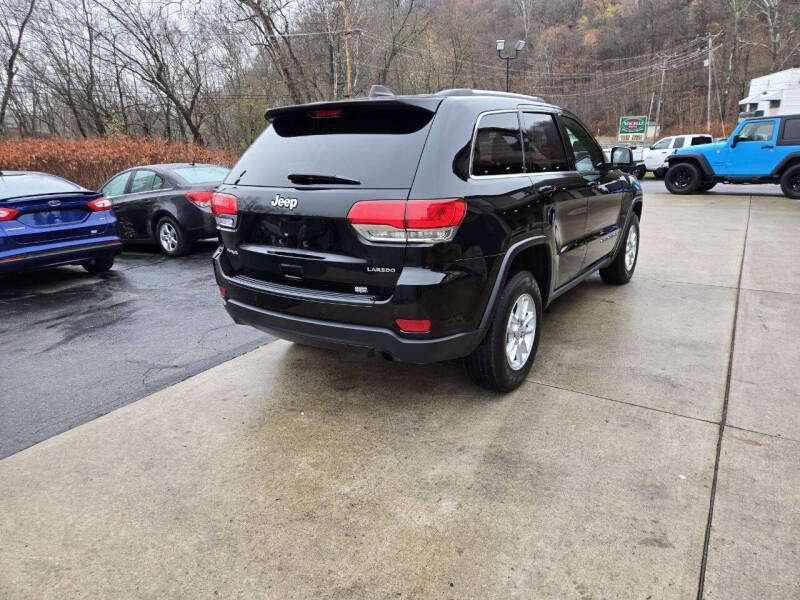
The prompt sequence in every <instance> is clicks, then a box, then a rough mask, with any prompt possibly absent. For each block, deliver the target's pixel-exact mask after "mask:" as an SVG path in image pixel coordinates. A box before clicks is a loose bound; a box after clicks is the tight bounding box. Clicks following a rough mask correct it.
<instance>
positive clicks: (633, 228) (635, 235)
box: [600, 213, 642, 285]
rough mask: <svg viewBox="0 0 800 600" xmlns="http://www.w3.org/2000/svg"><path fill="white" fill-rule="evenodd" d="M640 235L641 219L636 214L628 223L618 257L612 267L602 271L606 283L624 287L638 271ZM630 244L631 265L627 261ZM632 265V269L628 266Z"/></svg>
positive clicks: (609, 266)
mask: <svg viewBox="0 0 800 600" xmlns="http://www.w3.org/2000/svg"><path fill="white" fill-rule="evenodd" d="M641 237H642V236H641V235H640V233H639V217H637V216H636V213H634V214H632V215H631V220H630V222H629V223H628V228H627V229H626V230H625V237H624V238H623V239H622V242H621V243H620V246H619V248H618V249H617V255H616V256H615V257H614V260H613V261H612V262H611V264H610V265H608V266H607V267H604V268H602V269H600V277H601V278H602V279H603V281H605V282H606V283H612V284H614V285H622V284H623V283H628V282H629V281H630V280H631V277H633V272H634V271H635V270H636V262H637V261H638V260H639V241H640V240H641ZM628 242H632V243H633V261H632V263H630V262H629V261H628V260H627V258H626V257H627V256H628V250H629V247H628ZM629 264H630V267H629V266H628V265H629Z"/></svg>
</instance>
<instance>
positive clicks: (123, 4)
mask: <svg viewBox="0 0 800 600" xmlns="http://www.w3.org/2000/svg"><path fill="white" fill-rule="evenodd" d="M92 1H93V3H94V4H95V5H96V6H98V7H101V8H102V9H103V10H104V11H105V12H106V15H107V17H108V19H109V21H110V23H111V24H112V28H111V31H109V32H107V33H105V34H104V36H103V39H104V40H105V43H106V44H107V45H108V46H110V45H113V48H114V50H115V52H117V53H118V54H119V56H121V57H122V58H123V59H124V60H125V62H126V64H127V67H128V69H129V70H130V71H131V72H132V73H134V74H135V75H136V76H137V77H139V78H140V79H141V80H143V81H144V82H146V83H147V84H149V85H150V86H152V87H153V89H155V90H156V91H157V92H159V93H160V94H163V96H164V97H165V98H166V99H167V100H168V101H169V102H170V103H171V105H172V106H173V107H174V108H175V111H176V112H177V114H178V115H179V117H180V120H179V121H178V126H179V127H184V126H185V127H186V128H188V129H189V131H190V132H191V136H192V140H193V141H195V142H197V143H200V144H202V143H204V141H203V134H202V131H201V126H202V122H203V116H202V114H201V111H200V108H199V100H200V94H201V91H202V90H203V86H204V81H205V76H206V66H207V63H206V61H205V56H206V50H207V46H206V41H205V40H204V39H203V37H202V35H198V33H199V32H198V31H196V30H192V31H187V30H186V27H187V25H188V24H191V25H192V27H196V26H197V22H196V21H195V22H193V21H192V19H191V17H192V14H191V13H189V15H186V14H180V15H176V12H177V11H180V10H181V9H182V8H183V6H182V3H180V2H177V3H176V2H169V3H165V4H158V5H156V4H154V3H149V2H144V1H143V0H103V1H100V0H92ZM178 16H180V19H179V18H177V17H178ZM187 17H188V18H187ZM117 36H121V37H122V38H123V39H124V40H125V42H126V43H125V44H123V43H119V41H117V40H116V39H115V38H116V37H117Z"/></svg>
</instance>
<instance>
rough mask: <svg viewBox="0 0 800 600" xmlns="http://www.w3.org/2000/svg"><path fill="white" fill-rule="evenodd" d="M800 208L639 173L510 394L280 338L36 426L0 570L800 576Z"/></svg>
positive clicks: (640, 590) (122, 581)
mask: <svg viewBox="0 0 800 600" xmlns="http://www.w3.org/2000/svg"><path fill="white" fill-rule="evenodd" d="M798 231H800V203H798V202H796V201H795V202H793V201H790V200H787V199H785V198H779V197H769V198H762V197H750V196H747V195H739V196H725V195H720V194H715V195H705V196H688V197H678V196H669V195H663V196H661V195H649V196H646V198H645V206H644V215H643V219H642V224H641V232H642V241H641V252H640V257H639V264H638V266H637V273H636V275H635V276H634V278H633V280H632V281H631V283H630V284H628V285H626V286H620V287H615V286H607V285H604V284H602V283H601V281H600V280H599V278H597V277H594V278H591V279H590V280H588V281H587V282H585V283H584V284H581V285H580V286H578V287H576V288H575V289H574V290H572V291H571V292H570V293H569V294H567V295H565V296H563V297H562V298H560V299H558V300H557V301H555V302H554V303H553V305H552V306H551V307H550V309H549V310H548V311H547V312H546V313H545V315H544V323H543V332H542V339H541V343H540V346H539V354H538V356H537V359H536V362H535V363H534V368H533V370H532V371H531V374H530V377H529V381H528V382H527V383H526V384H524V385H523V386H522V387H521V388H520V389H518V390H517V391H515V392H513V393H511V394H508V395H498V394H492V393H487V392H485V391H484V390H481V389H478V388H476V387H474V386H472V385H471V384H470V383H469V382H468V381H467V380H466V379H465V376H464V374H463V372H462V370H461V368H460V366H459V365H458V364H456V363H446V364H442V365H429V366H424V367H420V366H413V365H404V364H396V363H387V362H383V361H382V360H380V359H367V358H363V357H359V356H351V355H343V354H336V353H332V352H326V351H321V350H316V349H312V348H306V347H302V346H298V345H292V344H289V343H287V342H283V341H279V342H275V343H272V344H269V345H267V346H264V347H261V348H258V349H257V350H255V351H253V352H250V353H247V354H245V355H243V356H240V357H238V358H235V359H233V360H230V361H228V362H225V363H223V364H220V365H218V366H216V367H214V368H211V369H209V370H207V371H205V372H203V373H200V374H198V375H196V376H194V377H191V378H189V379H187V380H186V381H183V382H181V383H178V384H176V385H174V386H171V387H168V388H166V389H163V390H161V391H159V392H157V393H155V394H153V395H151V396H148V397H146V398H144V399H142V400H140V401H138V402H134V403H131V404H129V405H127V406H125V407H123V408H120V409H119V410H116V411H114V412H112V413H110V414H106V415H105V416H103V417H100V418H98V419H95V420H93V421H91V422H89V423H86V424H84V425H82V426H80V427H77V428H75V429H72V430H71V431H67V432H65V433H63V434H61V435H58V436H55V437H52V438H51V439H49V440H47V441H45V442H42V443H40V444H38V445H36V446H33V447H31V448H28V449H26V450H24V451H21V452H19V453H17V454H15V455H13V456H11V457H8V458H6V459H4V460H3V461H0V489H3V490H4V493H3V494H2V495H0V539H2V540H3V542H2V543H0V564H2V565H4V566H3V568H2V569H0V597H15V598H50V597H53V598H56V597H58V598H62V597H78V596H81V597H83V596H90V597H142V598H145V597H146V598H150V597H168V596H179V597H213V596H219V597H227V598H232V597H266V598H280V599H283V598H537V599H541V598H553V599H579V600H587V599H589V598H594V599H599V598H636V599H645V598H652V599H656V598H658V599H662V598H680V599H686V598H695V597H697V594H698V588H699V587H700V586H702V588H703V593H704V597H705V598H709V599H718V600H737V599H748V600H750V599H752V598H770V599H771V600H774V599H783V598H786V599H789V598H797V597H799V596H800V566H798V565H800V545H798V542H797V540H798V539H800V491H798V490H800V468H799V467H798V465H800V419H798V417H797V409H798V405H799V404H800V353H799V351H798V345H797V339H798V335H800V331H798V319H797V314H798V313H800V270H798V269H797V268H796V267H792V265H797V264H800V243H798V237H797V232H798ZM176 293H182V292H179V291H176ZM218 310H219V312H222V309H221V307H219V306H218ZM710 509H713V512H712V511H711V510H710Z"/></svg>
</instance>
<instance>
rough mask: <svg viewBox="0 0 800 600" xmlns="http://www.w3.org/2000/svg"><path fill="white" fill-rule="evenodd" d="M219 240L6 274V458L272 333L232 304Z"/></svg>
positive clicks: (0, 295) (0, 452) (0, 400)
mask: <svg viewBox="0 0 800 600" xmlns="http://www.w3.org/2000/svg"><path fill="white" fill-rule="evenodd" d="M215 247H216V243H214V242H202V243H200V244H199V245H198V246H197V248H196V249H195V252H194V253H192V254H191V255H189V256H186V257H182V258H178V259H172V258H167V257H166V256H164V255H163V254H161V253H160V252H158V250H157V249H155V248H147V247H137V248H134V249H132V250H131V249H127V250H126V252H125V253H124V254H122V255H121V256H119V257H117V261H116V264H115V266H114V268H113V270H112V271H110V272H108V273H104V274H101V275H90V274H88V273H86V271H84V270H83V268H81V267H59V268H56V269H49V270H46V271H40V272H35V273H29V274H24V275H13V276H6V277H0V314H2V319H0V355H2V357H3V358H2V361H1V363H0V364H1V365H2V372H3V375H2V393H0V458H2V457H4V456H8V455H10V454H13V453H15V452H18V451H19V450H22V449H23V448H27V447H28V446H30V445H32V444H35V443H37V442H40V441H42V440H45V439H47V438H49V437H50V436H52V435H55V434H57V433H60V432H62V431H65V430H67V429H70V428H72V427H75V426H77V425H80V424H81V423H85V422H86V421H90V420H92V419H94V418H96V417H98V416H100V415H103V414H105V413H107V412H109V411H112V410H114V409H116V408H119V407H120V406H124V405H125V404H128V403H130V402H133V401H135V400H138V399H140V398H142V397H144V396H147V395H148V394H151V393H152V392H155V391H157V390H160V389H162V388H164V387H167V386H169V385H172V384H174V383H176V382H179V381H181V380H183V379H186V378H187V377H189V376H191V375H194V374H196V373H200V372H201V371H204V370H206V369H208V368H210V367H213V366H214V365H216V364H219V363H221V362H223V361H226V360H229V359H231V358H233V357H235V356H238V355H240V354H243V353H245V352H247V351H249V350H252V349H254V348H256V347H258V346H259V345H261V344H264V343H267V342H269V341H271V340H272V338H270V337H269V336H266V335H264V334H262V333H260V332H258V331H256V330H254V329H251V328H249V327H242V326H238V325H235V324H234V323H233V322H232V321H231V319H230V318H229V317H228V315H227V313H226V312H225V310H224V309H223V307H222V301H221V300H220V298H219V292H218V290H217V286H216V283H215V281H214V275H213V270H212V267H211V253H212V252H213V250H214V248H215Z"/></svg>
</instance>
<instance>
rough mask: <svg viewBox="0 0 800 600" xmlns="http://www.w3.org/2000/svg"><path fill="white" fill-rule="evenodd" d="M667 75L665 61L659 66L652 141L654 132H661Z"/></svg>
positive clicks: (654, 135)
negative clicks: (659, 73) (659, 76)
mask: <svg viewBox="0 0 800 600" xmlns="http://www.w3.org/2000/svg"><path fill="white" fill-rule="evenodd" d="M666 74H667V59H666V58H665V59H664V62H663V63H662V64H661V85H660V86H659V90H658V104H656V126H657V129H656V127H653V141H654V142H655V141H656V131H659V132H660V131H661V121H660V119H661V104H662V103H663V102H664V75H666Z"/></svg>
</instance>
